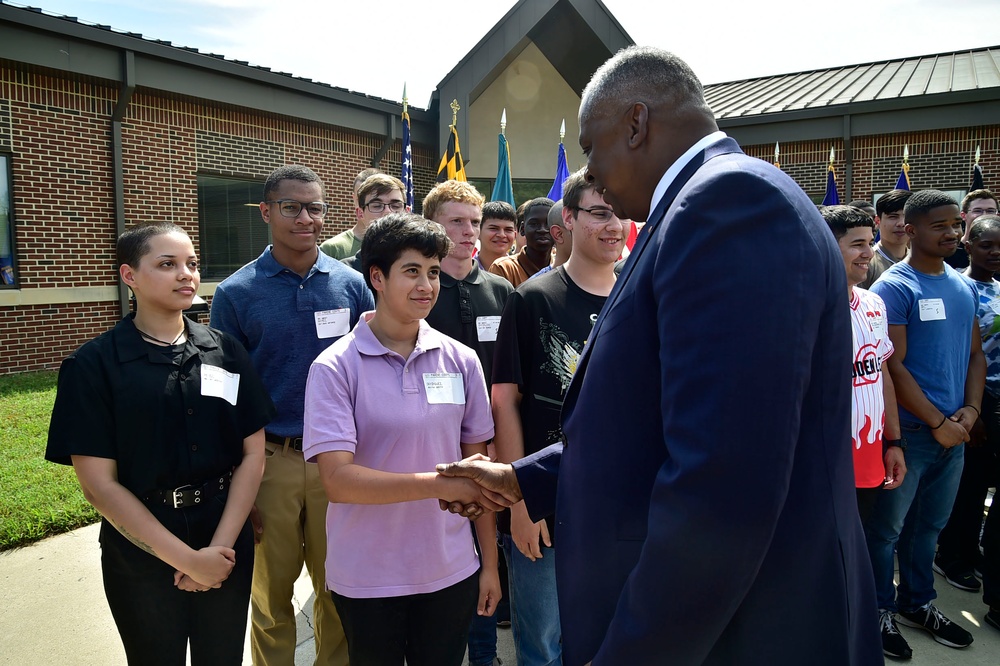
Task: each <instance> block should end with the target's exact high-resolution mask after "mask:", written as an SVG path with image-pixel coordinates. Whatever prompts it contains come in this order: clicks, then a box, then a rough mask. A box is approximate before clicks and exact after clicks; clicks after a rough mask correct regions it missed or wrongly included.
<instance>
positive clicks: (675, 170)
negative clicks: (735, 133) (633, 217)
mask: <svg viewBox="0 0 1000 666" xmlns="http://www.w3.org/2000/svg"><path fill="white" fill-rule="evenodd" d="M727 136H728V135H727V134H726V133H725V132H723V131H721V130H719V131H716V132H712V133H711V134H709V135H708V136H706V137H704V138H702V139H701V140H699V141H697V142H696V143H695V144H694V145H693V146H691V147H690V148H688V149H687V150H686V151H685V152H684V154H683V155H681V156H680V157H678V158H677V161H675V162H674V163H673V164H671V165H670V168H668V169H667V172H666V173H665V174H663V177H662V178H660V182H659V184H658V185H657V186H656V189H655V190H653V201H652V202H651V203H650V204H649V213H650V215H652V214H653V210H654V209H655V208H656V204H658V203H659V202H660V199H661V198H663V195H664V194H666V193H667V188H669V187H670V184H671V183H672V182H674V178H676V177H677V174H679V173H680V172H681V169H683V168H684V167H686V166H687V163H688V162H690V161H691V158H693V157H694V156H695V155H697V154H698V153H700V152H701V151H703V150H705V148H707V147H708V146H710V145H712V144H713V143H715V142H716V141H720V140H722V139H725V138H726V137H727ZM647 221H648V220H647Z"/></svg>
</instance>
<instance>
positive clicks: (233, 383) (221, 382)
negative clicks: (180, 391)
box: [201, 365, 240, 407]
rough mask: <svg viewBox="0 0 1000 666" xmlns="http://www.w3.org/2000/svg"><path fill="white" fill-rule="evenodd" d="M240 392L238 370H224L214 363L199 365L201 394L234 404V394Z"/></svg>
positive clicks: (236, 394)
mask: <svg viewBox="0 0 1000 666" xmlns="http://www.w3.org/2000/svg"><path fill="white" fill-rule="evenodd" d="M239 393H240V375H239V373H238V372H226V371H225V370H223V369H222V368H219V367H216V366H214V365H203V366H201V394H202V395H207V396H211V397H213V398H222V399H223V400H225V401H226V402H228V403H229V404H230V405H233V406H234V407H235V406H236V396H238V395H239Z"/></svg>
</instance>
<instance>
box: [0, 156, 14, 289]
mask: <svg viewBox="0 0 1000 666" xmlns="http://www.w3.org/2000/svg"><path fill="white" fill-rule="evenodd" d="M10 190H11V181H10V156H9V155H0V287H12V286H14V211H13V209H12V207H11V192H10Z"/></svg>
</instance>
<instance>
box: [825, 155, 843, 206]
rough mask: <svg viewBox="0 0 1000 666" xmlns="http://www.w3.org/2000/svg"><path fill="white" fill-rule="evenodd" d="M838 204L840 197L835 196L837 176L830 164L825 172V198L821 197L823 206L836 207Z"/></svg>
mask: <svg viewBox="0 0 1000 666" xmlns="http://www.w3.org/2000/svg"><path fill="white" fill-rule="evenodd" d="M838 204H840V195H839V194H837V174H836V172H835V171H834V170H833V165H832V164H831V165H830V166H829V167H828V168H827V170H826V196H825V197H823V205H824V206H836V205H838Z"/></svg>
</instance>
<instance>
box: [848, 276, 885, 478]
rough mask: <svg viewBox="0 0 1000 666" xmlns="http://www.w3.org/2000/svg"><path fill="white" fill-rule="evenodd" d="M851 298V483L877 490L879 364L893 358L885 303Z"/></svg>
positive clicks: (870, 296) (865, 295) (869, 296)
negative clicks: (852, 455) (852, 338)
mask: <svg viewBox="0 0 1000 666" xmlns="http://www.w3.org/2000/svg"><path fill="white" fill-rule="evenodd" d="M853 291H854V294H853V296H852V297H851V327H852V329H853V331H854V362H853V366H852V368H851V377H852V385H853V387H854V390H853V392H852V393H853V396H852V405H851V420H852V422H851V437H852V439H853V442H852V443H853V447H852V448H853V451H854V482H855V486H856V487H858V488H876V487H878V486H881V485H882V483H883V481H884V480H885V466H884V465H883V463H882V432H883V430H884V429H885V401H884V399H883V395H882V363H884V362H885V360H886V359H887V358H889V357H890V356H892V352H893V347H892V342H891V341H890V340H889V322H888V319H887V317H886V314H885V303H883V302H882V299H881V298H880V297H879V296H878V295H877V294H874V293H872V292H870V291H866V290H864V289H859V288H858V287H855V288H854V290H853Z"/></svg>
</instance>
